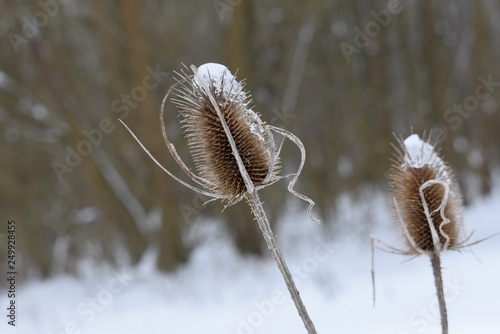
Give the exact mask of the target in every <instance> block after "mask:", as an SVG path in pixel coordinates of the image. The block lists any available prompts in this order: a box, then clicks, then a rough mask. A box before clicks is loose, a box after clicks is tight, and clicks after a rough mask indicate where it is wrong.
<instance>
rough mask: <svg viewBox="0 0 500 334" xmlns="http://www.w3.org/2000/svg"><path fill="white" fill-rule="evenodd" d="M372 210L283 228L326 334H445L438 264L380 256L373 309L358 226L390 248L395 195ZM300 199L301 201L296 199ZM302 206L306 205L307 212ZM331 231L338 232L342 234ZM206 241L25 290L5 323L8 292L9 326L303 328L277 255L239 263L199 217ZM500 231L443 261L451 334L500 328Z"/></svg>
mask: <svg viewBox="0 0 500 334" xmlns="http://www.w3.org/2000/svg"><path fill="white" fill-rule="evenodd" d="M367 198H369V199H367V200H365V201H364V204H363V206H364V207H365V208H363V209H360V207H361V204H359V203H355V202H352V201H351V200H350V199H348V198H344V199H341V200H340V201H339V208H338V209H337V210H336V212H338V215H337V217H336V218H335V220H336V221H337V222H338V223H340V226H342V229H341V230H336V229H333V228H332V227H331V225H330V226H328V225H327V224H323V225H320V226H317V225H314V224H313V223H312V222H311V221H310V220H308V217H307V215H306V214H304V213H303V212H301V211H293V212H290V213H289V215H288V216H287V217H285V219H284V221H283V223H282V224H281V225H280V229H279V231H277V234H278V241H279V242H280V244H281V246H282V250H283V253H284V255H285V258H286V259H287V262H288V264H289V266H290V269H291V272H292V273H293V274H294V276H295V278H296V282H297V285H298V286H299V290H300V291H301V296H302V297H303V300H304V303H305V305H306V307H307V309H308V311H309V314H310V316H311V318H312V320H313V322H314V323H315V325H316V329H317V331H318V333H342V334H349V333H355V334H358V333H363V334H376V333H377V334H378V333H380V334H414V333H415V334H416V333H440V320H439V315H438V309H437V300H436V297H435V290H434V281H433V277H432V270H431V267H430V263H429V260H428V259H427V258H417V259H414V260H411V261H407V262H404V261H405V258H403V257H401V256H398V255H394V254H388V253H383V252H381V251H377V252H376V254H375V255H376V257H375V268H376V288H377V289H376V292H377V300H376V305H375V306H373V305H372V288H371V278H370V247H368V246H367V245H365V244H363V243H361V242H359V241H357V240H356V238H359V237H363V236H364V238H366V235H367V234H366V233H365V234H363V232H362V229H361V228H360V225H361V224H363V223H364V222H365V221H367V220H369V222H370V223H371V226H372V228H371V233H372V234H374V235H376V236H377V237H379V238H381V239H383V240H385V241H387V242H389V243H391V244H393V245H400V243H399V242H398V241H397V240H395V236H394V234H393V231H392V229H391V222H390V220H389V213H388V208H387V205H386V199H385V198H384V197H383V196H382V195H376V196H367ZM293 204H298V202H294V203H293ZM304 211H305V210H304ZM465 223H466V229H467V230H468V231H471V230H472V229H474V230H476V232H475V234H474V236H473V237H472V240H476V239H479V238H482V237H485V236H488V235H491V234H493V233H495V232H497V231H500V189H499V188H498V187H497V188H496V192H495V193H494V194H493V195H492V196H491V197H489V198H486V199H481V200H478V201H477V203H473V204H472V205H471V206H470V207H469V208H468V209H467V210H466V215H465ZM334 235H340V236H339V237H336V238H334V237H333V236H334ZM193 238H194V239H197V240H202V241H203V242H202V243H201V244H200V245H199V247H198V248H197V249H196V250H195V251H194V254H193V257H192V259H191V261H190V262H189V263H188V264H187V265H186V266H184V267H183V268H181V269H179V270H178V271H177V272H176V273H174V274H170V275H167V274H160V273H157V272H156V271H155V270H154V269H152V266H151V265H150V263H151V261H150V260H148V259H147V258H146V259H145V260H144V261H143V262H142V263H141V264H140V265H139V266H137V267H134V268H125V269H123V270H119V271H111V270H105V269H102V270H100V271H98V272H95V273H94V274H92V275H89V277H86V278H83V279H82V278H80V279H77V278H73V277H68V276H59V277H55V278H52V279H49V280H46V281H33V282H31V283H28V284H26V285H24V286H22V287H19V295H18V298H17V307H18V314H17V321H16V327H15V328H13V327H11V326H8V325H7V320H8V319H7V318H6V316H5V314H6V312H7V311H6V305H7V302H8V300H7V296H6V292H5V291H0V293H1V295H0V305H1V309H2V310H3V314H4V315H2V317H1V318H0V319H3V320H1V321H0V333H2V334H3V333H18V334H20V333H29V334H35V333H36V334H50V333H52V334H61V333H68V334H69V333H71V334H76V333H79V334H83V333H91V334H101V333H102V334H109V333H120V334H127V333H130V334H137V333H169V334H170V333H172V334H177V333H179V334H185V333H186V334H190V333H193V334H195V333H196V334H198V333H204V334H253V333H272V334H276V333H287V334H293V333H301V334H302V333H305V332H306V331H305V329H304V327H303V325H302V322H301V320H300V319H299V317H298V315H297V312H296V310H295V307H294V305H293V303H292V301H291V299H290V298H289V295H288V292H287V290H286V287H285V285H284V283H283V281H282V278H281V275H280V274H279V272H278V269H277V268H276V266H275V264H274V262H273V260H272V259H271V258H270V257H268V258H266V259H256V258H241V257H240V256H239V255H237V253H236V252H235V250H234V247H233V246H232V244H231V243H230V242H229V241H228V238H227V236H226V235H225V234H224V233H223V232H222V231H221V229H220V228H219V227H218V224H217V223H216V222H210V221H208V222H203V223H201V222H199V223H197V225H196V228H194V229H193ZM498 238H500V237H497V238H493V239H490V240H487V241H485V242H483V243H480V244H478V245H476V246H474V247H473V250H474V254H472V253H471V252H468V251H466V250H465V251H462V252H450V253H446V254H444V255H443V257H442V264H443V267H444V281H445V287H446V292H445V293H446V298H447V301H448V303H447V306H448V314H449V324H450V332H451V333H453V334H471V333H481V334H488V333H491V334H498V333H500V287H499V284H498V282H499V277H500V246H499V239H498Z"/></svg>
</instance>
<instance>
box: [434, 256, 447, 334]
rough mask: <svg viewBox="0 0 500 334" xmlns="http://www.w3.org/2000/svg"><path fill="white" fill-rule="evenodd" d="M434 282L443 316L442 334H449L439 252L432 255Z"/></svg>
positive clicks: (440, 311)
mask: <svg viewBox="0 0 500 334" xmlns="http://www.w3.org/2000/svg"><path fill="white" fill-rule="evenodd" d="M430 259H431V265H432V272H433V273H434V282H435V284H436V294H437V297H438V301H439V313H440V315H441V332H442V334H448V314H447V312H446V301H445V299H444V288H443V275H442V273H441V259H440V258H439V252H432V253H431V255H430Z"/></svg>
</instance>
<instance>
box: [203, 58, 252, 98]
mask: <svg viewBox="0 0 500 334" xmlns="http://www.w3.org/2000/svg"><path fill="white" fill-rule="evenodd" d="M200 80H203V81H204V82H205V85H208V86H214V87H215V92H216V93H219V92H222V94H224V97H225V98H227V99H231V100H238V101H244V100H245V99H246V94H245V92H244V91H243V85H242V84H241V83H240V82H238V81H237V80H236V78H235V77H234V75H232V74H231V71H229V69H228V68H227V67H226V66H224V65H221V64H217V63H206V64H203V65H201V66H200V67H198V72H197V74H196V75H195V77H194V82H195V83H196V84H197V85H198V86H200V87H203V86H204V85H203V84H202V82H201V81H200Z"/></svg>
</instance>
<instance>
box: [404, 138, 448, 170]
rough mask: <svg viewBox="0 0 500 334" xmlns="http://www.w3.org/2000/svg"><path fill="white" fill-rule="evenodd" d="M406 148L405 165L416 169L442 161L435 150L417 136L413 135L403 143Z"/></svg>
mask: <svg viewBox="0 0 500 334" xmlns="http://www.w3.org/2000/svg"><path fill="white" fill-rule="evenodd" d="M403 143H404V145H405V148H406V153H407V154H405V165H406V166H409V167H414V168H422V167H423V166H425V165H431V164H433V163H435V162H436V161H441V159H440V158H439V157H438V155H437V154H436V152H435V151H434V148H433V147H432V146H431V145H429V144H428V143H426V142H424V141H423V140H422V139H420V137H419V136H418V135H417V134H413V135H411V136H409V137H408V138H406V139H405V141H404V142H403ZM441 162H442V161H441Z"/></svg>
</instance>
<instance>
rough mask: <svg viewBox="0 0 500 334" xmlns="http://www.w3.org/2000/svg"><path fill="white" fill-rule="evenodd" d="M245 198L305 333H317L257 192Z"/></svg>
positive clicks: (248, 194)
mask: <svg viewBox="0 0 500 334" xmlns="http://www.w3.org/2000/svg"><path fill="white" fill-rule="evenodd" d="M246 197H247V200H248V204H249V205H250V207H251V208H252V212H253V214H254V216H255V219H256V220H257V223H258V224H259V228H260V229H261V231H262V235H263V236H264V240H265V241H266V244H267V247H268V248H269V250H270V251H271V254H272V256H273V259H274V260H275V261H276V264H277V265H278V268H279V270H280V272H281V275H282V276H283V279H284V280H285V283H286V286H287V288H288V291H289V292H290V296H291V297H292V300H293V302H294V304H295V307H296V308H297V311H298V312H299V315H300V318H301V319H302V322H303V323H304V326H305V327H306V329H307V332H308V333H309V334H316V333H317V332H316V329H315V328H314V324H313V322H312V320H311V318H310V317H309V314H308V313H307V310H306V307H305V306H304V303H303V302H302V299H301V298H300V293H299V291H298V290H297V287H296V286H295V282H294V281H293V277H292V275H291V274H290V271H289V270H288V266H287V265H286V262H285V259H284V258H283V255H282V254H281V251H280V248H279V246H278V243H277V242H276V239H275V236H274V233H273V231H272V229H271V225H270V224H269V220H268V219H267V216H266V212H265V211H264V208H263V207H262V202H261V200H260V198H259V195H258V193H257V191H256V190H254V191H253V192H251V193H247V195H246Z"/></svg>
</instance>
